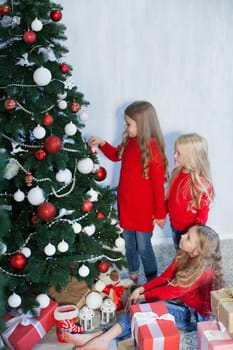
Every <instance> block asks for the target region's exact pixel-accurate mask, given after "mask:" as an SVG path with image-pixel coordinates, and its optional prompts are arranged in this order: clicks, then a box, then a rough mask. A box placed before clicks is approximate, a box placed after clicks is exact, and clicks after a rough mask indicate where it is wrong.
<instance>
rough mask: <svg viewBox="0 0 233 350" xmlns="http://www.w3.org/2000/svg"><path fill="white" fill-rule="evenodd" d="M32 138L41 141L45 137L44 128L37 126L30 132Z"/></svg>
mask: <svg viewBox="0 0 233 350" xmlns="http://www.w3.org/2000/svg"><path fill="white" fill-rule="evenodd" d="M32 133H33V135H34V137H35V138H36V139H38V140H40V139H43V138H44V137H45V135H46V131H45V128H43V127H42V126H40V125H37V126H36V127H35V128H34V129H33V131H32Z"/></svg>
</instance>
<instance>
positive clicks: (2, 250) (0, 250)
mask: <svg viewBox="0 0 233 350" xmlns="http://www.w3.org/2000/svg"><path fill="white" fill-rule="evenodd" d="M6 251H7V246H6V244H5V243H3V242H1V241H0V255H3V254H5V253H6Z"/></svg>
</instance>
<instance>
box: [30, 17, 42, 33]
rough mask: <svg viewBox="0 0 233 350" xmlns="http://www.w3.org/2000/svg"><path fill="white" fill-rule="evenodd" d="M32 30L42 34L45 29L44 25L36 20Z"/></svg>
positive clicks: (33, 22)
mask: <svg viewBox="0 0 233 350" xmlns="http://www.w3.org/2000/svg"><path fill="white" fill-rule="evenodd" d="M31 28H32V30H33V31H34V32H40V31H41V29H42V28H43V24H42V22H41V21H40V20H39V19H38V18H35V19H34V21H32V24H31Z"/></svg>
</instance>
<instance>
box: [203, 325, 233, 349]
mask: <svg viewBox="0 0 233 350" xmlns="http://www.w3.org/2000/svg"><path fill="white" fill-rule="evenodd" d="M232 349H233V338H232V337H231V336H230V334H229V333H228V332H227V331H226V328H225V326H224V325H223V324H222V323H221V322H218V321H205V322H198V323H197V350H232Z"/></svg>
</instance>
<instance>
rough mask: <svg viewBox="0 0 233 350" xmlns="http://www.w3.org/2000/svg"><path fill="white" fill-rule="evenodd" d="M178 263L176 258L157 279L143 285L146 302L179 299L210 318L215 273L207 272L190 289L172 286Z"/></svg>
mask: <svg viewBox="0 0 233 350" xmlns="http://www.w3.org/2000/svg"><path fill="white" fill-rule="evenodd" d="M176 262H177V260H176V258H175V259H174V260H173V261H172V263H171V265H170V266H168V268H167V269H166V270H165V271H164V272H163V273H162V274H161V275H160V276H158V277H155V278H154V279H152V280H151V281H149V282H147V283H145V284H144V285H143V287H144V289H145V293H144V295H145V299H146V302H148V303H149V302H153V301H156V300H172V299H177V298H178V299H180V300H181V301H182V302H183V303H185V304H186V305H188V306H190V307H192V308H193V309H195V310H196V311H198V312H199V313H200V314H201V315H202V316H204V317H208V316H209V315H210V313H211V306H210V291H211V289H212V283H213V279H214V274H213V272H212V271H211V270H207V271H206V272H204V273H203V275H202V276H200V277H199V278H198V280H197V281H195V282H194V283H193V285H191V286H189V287H180V286H177V285H172V284H171V281H172V279H173V278H174V277H175V272H176V266H177V263H176Z"/></svg>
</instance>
